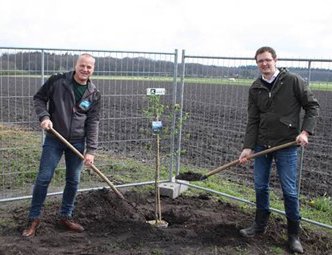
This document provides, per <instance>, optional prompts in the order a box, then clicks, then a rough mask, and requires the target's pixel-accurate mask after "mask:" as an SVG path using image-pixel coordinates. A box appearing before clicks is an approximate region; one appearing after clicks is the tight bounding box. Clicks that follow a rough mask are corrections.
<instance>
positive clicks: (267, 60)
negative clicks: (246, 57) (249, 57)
mask: <svg viewBox="0 0 332 255" xmlns="http://www.w3.org/2000/svg"><path fill="white" fill-rule="evenodd" d="M272 61H273V59H272V58H265V59H260V60H258V61H257V63H258V64H263V63H264V62H266V63H270V62H272Z"/></svg>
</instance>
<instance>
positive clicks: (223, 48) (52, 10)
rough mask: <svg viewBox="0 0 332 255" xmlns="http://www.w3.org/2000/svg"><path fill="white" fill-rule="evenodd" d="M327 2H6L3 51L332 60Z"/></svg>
mask: <svg viewBox="0 0 332 255" xmlns="http://www.w3.org/2000/svg"><path fill="white" fill-rule="evenodd" d="M329 2H330V1H327V0H277V1H263V0H200V1H198V0H116V1H113V0H90V1H88V0H56V1H50V0H30V1H22V0H6V1H2V2H1V15H0V21H1V23H0V24H1V25H0V47H1V46H6V47H34V48H39V47H41V48H61V49H90V50H122V51H126V50H128V51H157V52H159V51H160V52H174V49H178V50H179V51H181V50H182V49H185V50H186V53H187V54H188V55H204V56H240V57H252V56H253V55H254V52H255V51H256V49H257V48H258V47H260V46H263V45H269V46H272V47H274V48H275V49H276V51H277V54H278V56H279V57H280V58H292V57H296V58H297V57H299V58H316V59H317V58H326V59H332V8H330V7H329V5H330V3H329Z"/></svg>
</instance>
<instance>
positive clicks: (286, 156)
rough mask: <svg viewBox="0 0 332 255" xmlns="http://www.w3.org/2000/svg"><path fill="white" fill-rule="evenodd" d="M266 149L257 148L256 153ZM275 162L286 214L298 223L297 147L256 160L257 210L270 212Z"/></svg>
mask: <svg viewBox="0 0 332 255" xmlns="http://www.w3.org/2000/svg"><path fill="white" fill-rule="evenodd" d="M264 149H266V148H265V147H263V146H256V148H255V151H256V152H259V151H262V150H264ZM273 159H274V160H275V163H276V167H277V173H278V176H279V180H280V183H281V188H282V192H283V198H284V206H285V213H286V216H287V218H289V219H290V220H294V221H297V220H299V219H300V218H301V217H300V212H299V199H298V190H297V147H296V146H294V147H289V148H286V149H282V150H279V151H276V152H272V153H269V154H267V155H265V156H260V157H257V158H256V159H255V163H254V179H255V191H256V207H257V209H260V210H264V211H269V208H270V198H269V180H270V173H271V166H272V160H273Z"/></svg>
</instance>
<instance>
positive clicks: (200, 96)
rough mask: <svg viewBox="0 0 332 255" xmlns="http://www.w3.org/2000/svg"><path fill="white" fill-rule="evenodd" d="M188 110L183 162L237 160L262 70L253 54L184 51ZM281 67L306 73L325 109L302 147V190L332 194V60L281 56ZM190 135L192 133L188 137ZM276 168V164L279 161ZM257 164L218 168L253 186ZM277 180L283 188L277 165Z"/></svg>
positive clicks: (276, 185) (201, 164) (274, 181)
mask: <svg viewBox="0 0 332 255" xmlns="http://www.w3.org/2000/svg"><path fill="white" fill-rule="evenodd" d="M183 62H184V63H185V71H184V72H183V73H184V96H183V98H184V100H183V111H184V112H187V113H188V114H189V116H190V118H189V119H188V121H187V122H186V123H185V125H184V128H183V130H182V137H183V139H182V142H181V149H182V150H183V151H184V152H185V153H183V154H182V155H181V164H183V165H188V164H192V165H193V166H196V167H197V166H199V167H202V168H208V169H211V170H212V169H214V168H216V167H219V166H222V165H225V164H227V163H229V162H231V161H233V160H236V159H237V158H238V157H239V155H240V153H241V151H242V146H243V140H244V132H245V127H246V123H247V102H248V100H247V98H248V89H249V86H250V85H251V83H252V82H253V81H254V79H256V78H257V77H258V75H259V73H258V69H257V67H256V63H255V60H254V59H252V58H228V57H227V58H223V57H204V56H190V55H185V54H184V57H183ZM277 66H278V67H286V68H287V69H289V71H291V72H294V73H297V74H299V75H301V76H302V77H303V78H304V79H305V80H306V81H307V82H309V86H310V87H311V89H312V90H313V92H314V94H315V96H316V98H317V99H318V101H319V103H320V106H321V112H320V116H319V119H318V123H317V127H316V132H315V135H314V136H311V137H310V138H309V145H308V146H307V147H306V149H305V150H304V152H303V153H301V151H299V154H300V159H299V160H300V161H299V163H298V164H299V174H300V177H301V180H300V190H301V193H302V194H303V195H310V196H323V195H327V196H331V194H332V185H331V184H332V183H331V180H332V178H331V177H332V169H331V160H332V156H331V155H332V154H331V153H332V151H331V150H332V149H331V137H332V134H331V132H329V131H328V130H331V127H332V120H331V106H332V103H331V102H332V101H331V96H332V83H331V82H332V61H329V60H311V59H279V60H278V62H277ZM186 137H187V139H186ZM273 167H274V168H275V166H274V165H273ZM252 168H253V166H252V165H249V166H240V165H238V166H236V167H232V168H228V169H225V170H224V171H223V172H220V173H218V177H220V178H222V179H224V180H231V181H232V182H236V183H240V184H241V185H248V184H249V185H251V186H253V171H252ZM271 186H272V188H273V189H274V190H275V191H276V192H277V193H278V192H279V194H281V188H280V185H279V181H278V178H277V176H276V171H273V174H272V176H271Z"/></svg>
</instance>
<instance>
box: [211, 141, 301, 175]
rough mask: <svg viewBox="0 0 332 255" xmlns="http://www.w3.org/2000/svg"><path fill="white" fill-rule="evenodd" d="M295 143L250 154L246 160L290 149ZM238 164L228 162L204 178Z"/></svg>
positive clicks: (236, 162) (238, 161)
mask: <svg viewBox="0 0 332 255" xmlns="http://www.w3.org/2000/svg"><path fill="white" fill-rule="evenodd" d="M296 144H297V142H296V141H293V142H289V143H285V144H281V145H278V146H275V147H271V148H269V149H266V150H263V151H260V152H257V153H254V154H251V155H250V156H248V157H247V159H253V158H256V157H259V156H262V155H265V154H268V153H270V152H274V151H277V150H281V149H284V148H287V147H290V146H293V145H296ZM239 163H240V160H239V159H237V160H233V161H231V162H229V163H228V164H226V165H222V166H220V167H218V168H216V169H214V170H212V171H210V172H208V173H207V174H206V175H205V177H208V176H211V175H213V174H216V173H219V172H221V171H223V170H225V169H227V168H229V167H231V166H234V165H237V164H239Z"/></svg>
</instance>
